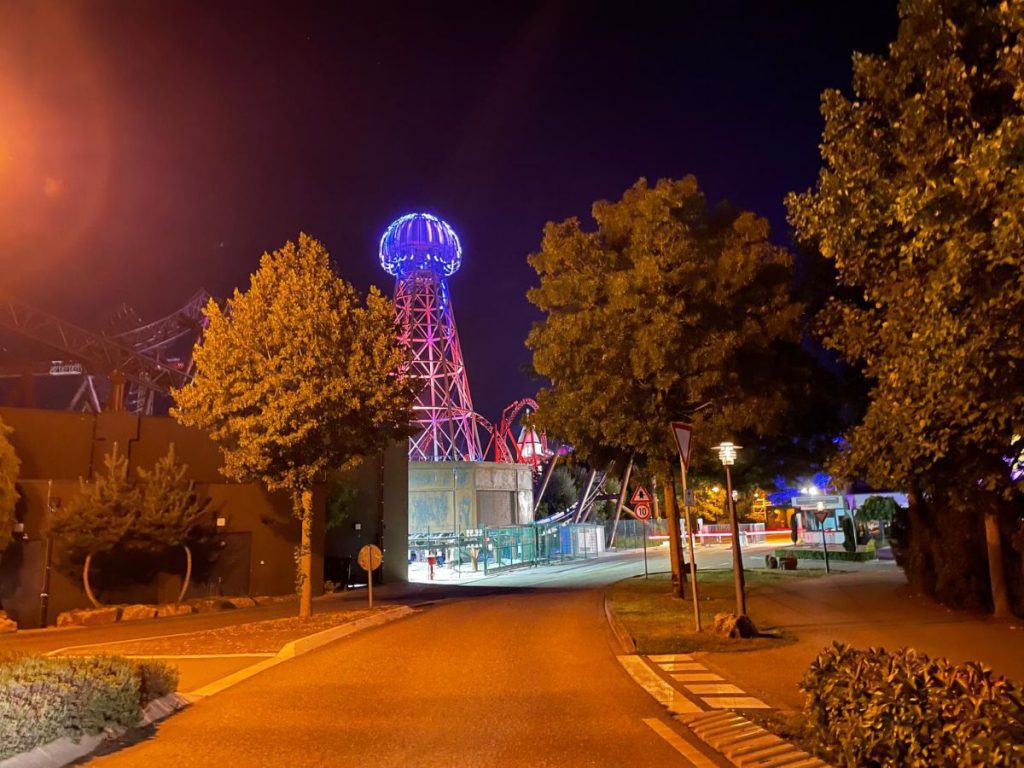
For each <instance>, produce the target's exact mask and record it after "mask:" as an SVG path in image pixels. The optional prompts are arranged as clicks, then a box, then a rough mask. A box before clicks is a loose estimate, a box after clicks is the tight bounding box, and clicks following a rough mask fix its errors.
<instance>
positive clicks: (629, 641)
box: [604, 595, 636, 654]
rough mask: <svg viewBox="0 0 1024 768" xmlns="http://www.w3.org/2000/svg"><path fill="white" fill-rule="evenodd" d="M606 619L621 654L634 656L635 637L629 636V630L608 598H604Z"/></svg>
mask: <svg viewBox="0 0 1024 768" xmlns="http://www.w3.org/2000/svg"><path fill="white" fill-rule="evenodd" d="M604 618H605V620H606V621H607V622H608V626H609V628H611V630H612V634H613V635H615V640H616V641H617V642H618V644H619V649H620V652H621V653H626V654H632V653H636V642H635V641H634V640H633V636H632V635H630V634H629V630H627V629H626V627H625V625H624V624H623V623H622V621H620V620H619V617H618V616H616V615H615V611H613V610H612V606H611V603H609V602H608V596H607V595H605V598H604Z"/></svg>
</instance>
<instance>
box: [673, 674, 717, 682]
mask: <svg viewBox="0 0 1024 768" xmlns="http://www.w3.org/2000/svg"><path fill="white" fill-rule="evenodd" d="M670 677H671V678H672V679H673V680H675V681H676V682H679V683H720V682H722V676H721V675H716V674H715V673H714V672H683V673H682V674H678V675H670Z"/></svg>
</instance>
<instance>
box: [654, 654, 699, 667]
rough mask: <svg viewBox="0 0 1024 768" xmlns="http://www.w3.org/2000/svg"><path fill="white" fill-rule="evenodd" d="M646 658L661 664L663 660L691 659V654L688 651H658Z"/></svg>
mask: <svg viewBox="0 0 1024 768" xmlns="http://www.w3.org/2000/svg"><path fill="white" fill-rule="evenodd" d="M647 658H648V659H650V660H651V661H653V662H654V663H655V664H661V663H662V662H663V661H693V656H691V655H690V654H688V653H659V654H656V655H654V656H648V657H647Z"/></svg>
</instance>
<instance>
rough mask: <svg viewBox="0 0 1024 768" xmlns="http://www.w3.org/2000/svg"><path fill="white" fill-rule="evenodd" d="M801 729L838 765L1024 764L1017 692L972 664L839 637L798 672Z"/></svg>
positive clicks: (1023, 704)
mask: <svg viewBox="0 0 1024 768" xmlns="http://www.w3.org/2000/svg"><path fill="white" fill-rule="evenodd" d="M800 688H801V689H802V690H803V691H804V692H805V693H806V694H807V705H806V710H805V713H806V715H807V721H808V722H807V727H808V731H809V733H810V734H811V738H812V739H814V740H815V741H816V742H817V744H818V746H819V748H820V749H821V751H822V752H823V753H824V754H825V755H827V757H828V758H829V759H830V760H831V761H832V762H834V763H835V764H836V765H840V766H915V767H920V768H924V767H925V766H976V765H986V766H1010V765H1022V764H1024V699H1022V696H1021V692H1020V690H1019V689H1018V688H1017V687H1016V686H1015V685H1014V684H1013V683H1011V682H1010V681H1008V680H1006V679H1005V678H1002V677H997V676H995V675H993V674H992V672H991V670H989V669H986V668H985V667H983V666H982V665H981V664H978V663H974V662H971V663H967V664H964V665H955V664H952V663H950V662H949V661H947V660H945V659H929V658H928V657H927V656H925V655H924V654H921V653H918V652H916V651H914V650H912V649H902V650H899V651H896V652H895V653H887V652H886V651H884V650H882V649H874V648H872V649H870V650H867V651H862V650H857V649H855V648H850V647H849V646H846V645H842V644H839V643H836V644H834V645H833V646H832V647H831V648H829V649H828V650H826V651H825V652H824V653H822V654H821V655H820V656H818V658H817V659H816V660H815V661H814V662H813V663H812V664H811V666H810V669H808V671H807V673H806V674H805V675H804V679H803V681H802V682H801V683H800Z"/></svg>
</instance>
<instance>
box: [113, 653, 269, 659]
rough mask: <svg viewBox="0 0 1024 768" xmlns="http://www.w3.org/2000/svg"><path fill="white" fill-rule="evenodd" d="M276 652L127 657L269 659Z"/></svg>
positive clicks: (133, 656)
mask: <svg viewBox="0 0 1024 768" xmlns="http://www.w3.org/2000/svg"><path fill="white" fill-rule="evenodd" d="M273 656H277V654H276V653H179V654H166V653H142V654H134V653H133V654H126V655H125V657H124V658H126V659H269V658H271V657H273Z"/></svg>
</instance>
